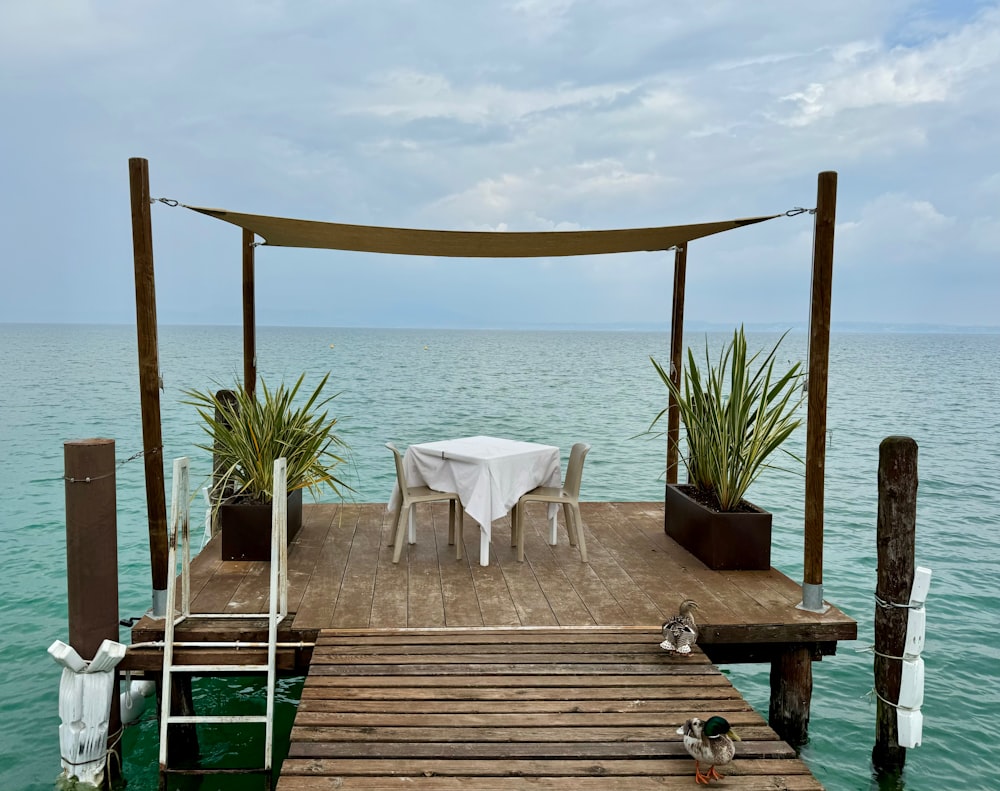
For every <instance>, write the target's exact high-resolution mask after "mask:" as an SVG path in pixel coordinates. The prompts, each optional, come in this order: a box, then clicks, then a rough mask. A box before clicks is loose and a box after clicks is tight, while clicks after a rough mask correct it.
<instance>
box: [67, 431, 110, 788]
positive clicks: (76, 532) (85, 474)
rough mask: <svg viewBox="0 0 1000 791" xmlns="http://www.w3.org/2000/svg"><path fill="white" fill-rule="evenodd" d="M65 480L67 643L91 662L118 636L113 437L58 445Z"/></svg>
mask: <svg viewBox="0 0 1000 791" xmlns="http://www.w3.org/2000/svg"><path fill="white" fill-rule="evenodd" d="M63 463H64V469H65V479H66V484H65V486H66V588H67V602H68V617H69V644H70V645H71V646H72V647H73V649H74V650H75V651H76V652H77V653H78V654H79V655H80V657H81V658H82V659H86V660H88V661H89V660H91V659H93V658H94V655H95V654H96V653H97V649H98V648H100V646H101V643H102V642H103V641H104V640H114V641H117V640H118V617H119V616H118V520H117V510H116V499H115V441H114V440H113V439H82V440H75V441H73V442H67V443H65V444H64V445H63ZM121 729H122V720H121V708H120V702H119V699H118V695H117V693H116V694H113V695H112V696H111V714H110V717H109V720H108V747H109V749H111V750H112V752H113V753H114V754H115V756H117V758H118V760H117V761H114V760H112V761H108V774H109V780H110V781H111V782H115V781H116V780H117V779H118V778H119V777H120V770H121V765H122V762H121V740H120V738H119V737H120V736H121Z"/></svg>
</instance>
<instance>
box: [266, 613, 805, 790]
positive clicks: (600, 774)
mask: <svg viewBox="0 0 1000 791" xmlns="http://www.w3.org/2000/svg"><path fill="white" fill-rule="evenodd" d="M658 642H659V633H658V630H650V629H646V628H631V629H630V628H606V627H592V628H567V629H551V628H540V629H514V630H512V629H463V630H450V629H446V630H406V631H398V630H374V631H373V630H357V631H354V630H329V631H323V632H321V633H320V635H319V641H318V645H317V647H316V651H315V654H314V655H313V660H312V667H311V668H310V672H309V675H308V677H307V679H306V683H305V687H304V689H303V692H302V701H301V704H300V705H299V710H298V714H297V716H296V720H295V725H294V727H293V729H292V734H291V747H290V751H289V755H288V758H287V759H286V760H285V761H284V764H283V765H282V768H281V777H280V779H279V781H278V791H333V790H334V789H337V790H338V791H351V789H364V791H379V790H381V789H398V788H413V789H418V790H419V791H432V790H433V791H437V790H438V789H445V790H447V791H458V789H462V791H485V789H490V790H491V791H515V789H545V790H546V791H561V790H563V789H564V790H565V791H571V790H572V791H616V790H617V789H621V791H625V790H626V789H628V791H643V789H657V790H658V791H664V789H671V788H678V789H679V788H684V789H690V788H694V787H695V782H694V777H693V775H694V761H693V760H692V759H691V758H690V757H689V756H688V755H687V753H686V752H685V750H684V747H683V744H682V743H681V737H680V736H678V735H677V734H676V730H677V728H678V726H679V725H681V723H683V722H684V720H685V719H687V718H689V717H693V716H697V717H701V718H702V719H707V718H708V717H710V716H712V715H714V714H721V715H722V716H725V717H726V718H727V719H728V720H729V722H730V723H731V724H732V726H733V728H734V730H736V731H737V733H738V734H739V735H740V737H741V739H742V741H741V742H739V743H738V745H737V757H736V759H735V760H734V762H733V763H732V764H731V765H730V766H728V767H725V768H723V769H722V770H721V772H722V774H723V775H725V776H726V779H725V780H724V782H723V783H722V785H724V786H725V787H726V788H730V789H774V788H783V789H795V790H801V791H806V790H807V789H820V788H821V786H820V784H819V782H818V781H817V780H816V779H815V778H813V777H812V775H811V774H810V773H809V771H808V769H807V767H806V766H805V764H804V763H803V762H802V761H801V760H799V759H798V758H796V757H795V752H794V750H792V749H791V748H790V747H789V746H788V745H787V744H785V743H784V742H782V741H781V740H780V739H779V738H778V737H777V736H776V735H775V733H774V732H773V731H772V730H771V729H770V728H769V727H768V726H767V724H766V723H765V722H764V720H763V719H762V718H761V716H760V715H759V714H757V713H756V712H754V711H753V710H752V709H751V708H750V707H749V705H748V704H747V703H746V702H745V701H743V700H742V698H741V697H740V695H739V693H738V692H736V690H735V689H733V687H732V685H731V684H730V683H729V682H728V681H727V680H726V678H725V677H724V676H723V675H722V674H721V673H720V672H719V671H718V669H717V668H716V667H715V666H714V665H712V664H710V663H709V661H708V659H707V658H706V657H705V655H704V654H703V653H702V652H701V651H700V650H696V651H695V653H694V654H692V655H691V656H690V657H687V658H672V657H669V656H667V655H666V654H665V653H664V652H663V651H662V650H661V649H660V648H659V646H658Z"/></svg>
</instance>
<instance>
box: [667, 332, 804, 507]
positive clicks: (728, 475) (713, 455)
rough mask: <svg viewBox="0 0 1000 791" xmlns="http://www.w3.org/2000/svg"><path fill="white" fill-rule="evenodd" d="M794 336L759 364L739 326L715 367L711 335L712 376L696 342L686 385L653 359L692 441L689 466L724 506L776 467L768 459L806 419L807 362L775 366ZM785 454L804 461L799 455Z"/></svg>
mask: <svg viewBox="0 0 1000 791" xmlns="http://www.w3.org/2000/svg"><path fill="white" fill-rule="evenodd" d="M787 334H788V333H787V332H785V333H784V334H783V335H782V336H781V338H779V339H778V342H777V343H776V344H775V345H774V347H773V348H772V349H771V351H770V352H769V353H768V355H767V356H766V357H765V358H764V359H763V361H761V362H760V363H759V364H757V359H758V357H759V356H760V354H761V353H760V352H756V353H755V354H754V355H753V356H751V357H749V358H747V341H746V335H745V333H744V331H743V327H742V326H741V327H740V328H739V329H738V330H736V331H734V332H733V339H732V340H731V341H730V342H729V344H727V345H726V346H725V348H723V349H722V351H721V352H720V354H719V360H718V362H717V363H716V364H714V365H713V364H712V361H711V359H710V358H709V352H708V342H707V340H706V342H705V375H704V377H703V375H702V372H701V371H700V370H699V369H698V365H697V363H696V361H695V357H694V353H693V352H692V351H691V349H690V348H689V349H688V354H687V357H688V359H687V366H686V367H685V369H684V377H683V387H678V386H677V385H676V384H675V383H674V381H673V380H672V379H671V378H670V375H669V374H668V373H667V372H666V371H665V370H664V369H663V367H662V366H661V365H660V364H659V363H658V362H657V361H656V360H654V359H653V358H650V360H651V362H652V363H653V366H654V368H655V369H656V372H657V373H658V374H659V376H660V379H662V380H663V383H664V384H665V385H666V386H667V389H668V391H669V392H670V394H671V396H672V397H673V399H674V401H675V402H676V403H677V405H678V407H679V412H680V418H681V422H682V423H683V424H684V434H685V441H686V443H687V455H686V456H685V457H684V464H685V466H686V467H687V470H688V477H689V480H690V483H691V484H692V485H694V486H696V487H697V488H699V489H701V490H702V491H704V492H708V493H711V494H713V495H714V496H715V498H716V499H717V500H718V502H719V507H720V509H721V510H723V511H732V510H735V509H736V507H737V506H738V505H739V503H740V501H741V500H742V499H743V496H744V495H745V494H746V491H747V489H749V488H750V486H751V484H753V482H754V481H756V480H757V478H758V477H759V476H760V474H761V473H762V472H763V471H764V470H765V469H768V468H771V467H772V465H769V464H767V459H768V458H769V457H770V456H771V454H772V453H774V451H776V450H778V449H779V448H780V446H781V444H782V443H783V442H784V441H785V440H786V439H788V437H789V436H791V434H792V432H793V431H795V429H796V428H798V426H799V425H800V424H801V423H802V421H801V420H800V419H798V418H796V417H795V413H796V411H797V410H798V408H799V406H801V404H802V399H803V396H801V395H799V394H798V393H799V386H800V384H801V379H802V377H803V372H802V365H801V363H795V364H793V365H792V367H791V368H790V369H789V370H788V371H786V372H785V373H783V374H780V375H777V374H776V373H775V370H774V369H775V363H776V358H775V354H776V352H777V350H778V346H780V345H781V342H782V341H783V340H784V338H785V335H787ZM727 384H728V389H727ZM666 413H667V409H663V410H661V411H660V413H659V414H658V415H657V416H656V417H655V418H653V422H652V423H650V426H649V427H650V429H652V428H653V426H655V425H656V423H657V422H658V421H659V420H660V418H662V417H663V416H664V415H665V414H666ZM783 452H785V453H787V454H788V455H789V456H790V457H791V458H793V459H795V460H796V461H798V462H799V463H801V459H799V458H798V457H796V456H795V455H794V454H791V453H789V452H788V451H783ZM775 469H777V468H775Z"/></svg>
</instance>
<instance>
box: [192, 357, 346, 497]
mask: <svg viewBox="0 0 1000 791" xmlns="http://www.w3.org/2000/svg"><path fill="white" fill-rule="evenodd" d="M329 378H330V374H329V373H327V374H326V376H324V377H323V380H322V381H321V382H320V383H319V386H317V388H316V389H315V390H314V391H313V392H312V394H311V395H310V396H309V397H308V398H307V399H306V400H305V402H304V403H303V404H302V405H301V406H295V404H294V401H295V398H296V396H297V395H298V392H299V388H300V387H301V386H302V382H303V380H304V379H305V374H303V375H302V376H300V377H299V378H298V381H297V382H296V383H295V384H294V386H292V387H291V388H288V387H286V386H285V385H284V383H282V384H280V385H278V387H277V389H275V390H273V391H272V390H269V389H268V387H267V385H266V384H265V383H264V381H263V380H261V382H260V389H261V396H260V397H259V398H258V397H256V396H254V395H251V394H249V393H247V392H246V390H244V389H243V388H242V387H241V386H240V385H239V383H237V386H236V387H235V388H234V389H233V390H231V391H224V392H228V393H230V394H231V395H229V397H225V396H221V397H220V395H219V393H213V392H203V391H199V390H187V391H185V393H184V395H185V396H187V398H188V400H186V401H184V402H183V403H186V404H190V405H191V406H194V407H195V408H196V409H197V410H198V414H199V415H201V418H202V420H203V421H204V423H203V425H202V428H204V430H205V431H206V433H208V435H209V436H210V437H211V438H212V440H213V441H212V444H205V445H198V447H199V448H202V449H204V450H207V451H209V452H211V453H214V454H215V456H216V469H218V470H219V471H220V477H219V488H220V489H221V490H224V491H225V490H228V491H232V492H233V493H234V494H235V495H238V496H242V497H243V498H245V499H246V500H248V501H254V502H260V503H269V502H271V493H272V491H273V489H274V481H273V475H274V462H275V460H276V459H279V458H281V457H282V456H284V457H285V459H286V461H287V464H288V467H287V478H288V481H287V482H288V491H289V492H292V491H295V490H296V489H309V490H310V491H311V492H313V494H314V495H318V494H319V492H320V490H321V488H322V487H323V486H329V487H330V489H332V490H333V491H334V493H336V494H337V495H342V494H343V490H348V491H352V490H351V487H350V486H348V485H347V484H346V483H344V481H343V480H341V479H340V478H339V477H337V475H336V474H335V472H334V470H335V468H336V467H337V466H338V465H340V464H344V459H343V457H342V456H340V455H338V451H339V450H341V449H343V450H348V446H347V444H346V443H345V442H344V440H343V439H341V437H340V436H339V435H338V434H337V432H336V430H335V429H336V426H337V418H336V417H332V416H330V415H329V412H328V411H327V410H326V409H325V408H326V406H327V405H328V404H329V403H330V401H332V400H333V399H334V398H336V397H337V395H338V394H337V393H335V394H333V395H330V396H325V397H324V396H323V388H324V387H326V383H327V380H328V379H329Z"/></svg>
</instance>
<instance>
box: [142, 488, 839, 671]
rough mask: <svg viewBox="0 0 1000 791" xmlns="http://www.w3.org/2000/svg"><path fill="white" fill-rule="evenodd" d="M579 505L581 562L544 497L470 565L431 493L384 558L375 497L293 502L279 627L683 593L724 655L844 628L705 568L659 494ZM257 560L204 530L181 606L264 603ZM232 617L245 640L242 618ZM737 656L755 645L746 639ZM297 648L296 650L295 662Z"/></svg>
mask: <svg viewBox="0 0 1000 791" xmlns="http://www.w3.org/2000/svg"><path fill="white" fill-rule="evenodd" d="M581 509H582V512H583V521H584V525H585V527H584V529H585V532H586V536H587V545H588V553H589V556H590V558H589V559H590V562H589V563H582V562H581V561H580V555H579V551H578V550H577V548H576V547H571V546H570V545H569V542H568V540H567V536H566V532H565V527H564V526H563V524H562V518H561V516H560V524H559V534H560V535H559V543H558V545H557V546H555V547H550V546H549V545H548V543H547V536H548V523H547V521H546V516H545V509H544V508H534V509H529V510H528V512H527V515H526V517H525V529H526V533H527V541H526V554H525V562H523V563H519V562H518V561H517V559H516V554H515V550H514V548H513V547H511V546H510V520H509V519H508V518H505V519H500V520H497V521H496V522H495V523H494V525H493V540H492V545H491V556H490V565H489V566H480V565H479V562H478V559H479V558H478V554H479V538H478V532H479V530H478V526H477V525H475V524H474V523H472V522H471V520H466V522H467V523H466V526H465V535H464V550H465V552H464V557H463V559H462V560H456V559H455V556H454V547H453V546H449V545H448V521H447V520H448V515H447V514H448V512H447V507H446V505H445V504H443V503H434V504H431V505H425V506H421V507H419V508H418V510H417V543H416V544H413V545H407V546H406V547H405V548H404V550H403V556H402V559H401V561H400V563H398V564H394V563H392V538H393V536H392V530H393V526H392V518H391V515H389V514H387V513H386V510H385V505H384V504H382V503H368V504H353V503H345V504H322V505H307V506H306V507H305V508H304V516H305V521H304V524H303V527H302V530H301V531H300V533H299V535H298V536H297V538H296V540H295V542H294V543H293V544H292V546H291V547H290V550H289V609H290V617H289V618H288V619H286V621H285V622H284V623H283V624H282V627H281V631H282V639H283V640H288V641H291V640H307V641H308V640H311V639H312V638H313V637H314V636H315V635H316V633H317V632H318V631H319V630H320V629H329V628H340V629H368V628H389V629H392V628H420V627H512V626H530V627H552V626H564V627H572V626H594V625H599V626H652V625H659V623H661V622H662V620H663V619H664V618H665V617H667V616H669V615H672V614H674V613H675V612H676V608H677V605H678V603H679V602H680V601H681V599H683V598H685V597H690V598H694V599H695V600H696V601H697V602H698V604H699V607H700V609H699V610H698V612H697V616H698V621H699V625H700V626H701V630H702V636H701V643H702V644H703V645H705V646H706V650H709V651H710V653H712V652H713V651H715V649H716V647H718V646H736V648H737V654H730V656H731V657H732V658H728V659H726V660H725V661H737V660H738V658H739V656H738V650H739V647H740V646H742V645H745V644H752V643H763V644H781V643H815V644H822V645H823V646H825V647H826V648H825V649H824V650H827V651H829V650H831V647H832V646H835V644H836V642H837V641H839V640H851V639H855V638H856V636H857V625H856V623H855V622H854V621H853V620H852V619H851V618H849V617H848V616H846V615H844V613H842V612H840V611H839V610H837V609H836V608H835V607H834V608H831V609H830V611H829V612H827V613H826V614H823V615H817V614H815V613H807V612H803V611H801V610H797V609H796V608H795V604H797V603H798V601H799V597H800V592H799V586H798V585H797V584H796V583H795V582H794V581H792V580H791V579H789V578H788V577H786V576H785V575H783V574H781V573H780V572H779V571H777V570H775V569H771V570H770V571H760V572H715V571H710V570H708V569H706V568H705V567H704V565H703V564H701V563H700V562H699V561H698V560H696V559H695V558H694V557H693V556H691V555H690V554H689V553H688V552H686V551H685V550H683V549H681V548H680V547H679V546H677V545H676V544H675V543H674V542H673V541H671V540H670V539H668V538H667V537H666V536H665V535H664V534H663V527H662V522H663V505H662V504H661V503H608V502H598V503H582V504H581ZM268 568H269V567H268V564H266V563H251V562H236V561H233V562H223V561H222V560H220V549H219V541H218V539H217V538H216V539H213V540H212V541H210V542H209V543H208V545H207V546H206V547H205V549H204V550H203V551H202V552H201V554H200V555H198V556H197V557H196V558H195V559H194V561H193V563H192V594H193V609H194V611H196V612H220V613H235V612H257V613H262V612H264V611H265V610H266V606H267V584H268V573H267V572H268ZM232 628H234V627H230V626H227V625H226V624H225V623H224V622H218V621H212V622H206V623H203V624H201V625H199V626H197V627H195V626H193V625H192V626H191V627H189V628H187V629H183V630H182V631H184V632H185V634H187V635H188V636H189V638H191V639H193V638H195V637H200V638H201V639H226V635H227V634H229V633H230V632H231V630H232ZM239 628H240V629H241V630H242V631H241V634H245V635H246V636H247V639H250V637H251V633H252V630H248V627H246V626H245V625H243V626H240V627H239ZM196 630H197V631H198V632H199V633H198V634H197V635H195V631H196ZM158 639H162V622H157V621H154V620H152V619H150V618H148V617H146V618H143V619H142V620H141V621H140V622H139V623H138V624H137V625H136V627H134V629H133V642H142V641H151V640H158ZM135 653H136V652H130V655H129V656H128V657H126V660H125V662H124V664H123V667H124V668H126V669H127V668H129V667H131V668H133V669H149V668H152V667H155V666H156V657H155V656H153V655H152V653H149V652H148V655H147V656H145V657H143V658H139V657H137V656H135V655H134V654H135ZM712 655H713V656H716V655H717V654H716V653H712ZM747 656H748V658H753V659H754V660H755V661H760V660H761V659H764V660H766V658H767V657H766V653H761V652H759V651H758V652H757V653H756V654H754V655H753V656H752V657H751V656H750V655H749V654H748V655H747ZM308 658H309V657H308V652H300V654H299V659H300V660H303V661H304V662H305V664H302V665H301V666H300V669H301V670H304V669H305V666H306V664H308ZM720 661H723V660H720ZM283 666H284V665H283Z"/></svg>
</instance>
